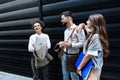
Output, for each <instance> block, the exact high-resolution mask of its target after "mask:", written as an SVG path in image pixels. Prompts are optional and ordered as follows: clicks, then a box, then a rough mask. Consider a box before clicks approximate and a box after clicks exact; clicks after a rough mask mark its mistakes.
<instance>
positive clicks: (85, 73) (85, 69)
mask: <svg viewBox="0 0 120 80" xmlns="http://www.w3.org/2000/svg"><path fill="white" fill-rule="evenodd" d="M84 56H85V54H84V53H83V52H81V53H80V55H79V57H78V59H77V61H76V63H75V66H76V67H78V66H79V65H80V63H81V61H82V59H83V57H84ZM92 65H93V61H92V60H89V61H88V62H87V63H86V65H85V66H84V67H83V68H82V70H81V76H82V78H83V79H85V80H87V78H88V75H89V73H90V71H91V68H92Z"/></svg>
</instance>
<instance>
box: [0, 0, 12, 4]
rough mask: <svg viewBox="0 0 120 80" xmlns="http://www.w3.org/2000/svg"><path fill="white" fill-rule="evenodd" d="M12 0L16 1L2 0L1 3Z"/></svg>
mask: <svg viewBox="0 0 120 80" xmlns="http://www.w3.org/2000/svg"><path fill="white" fill-rule="evenodd" d="M10 1H14V0H0V4H3V3H7V2H10Z"/></svg>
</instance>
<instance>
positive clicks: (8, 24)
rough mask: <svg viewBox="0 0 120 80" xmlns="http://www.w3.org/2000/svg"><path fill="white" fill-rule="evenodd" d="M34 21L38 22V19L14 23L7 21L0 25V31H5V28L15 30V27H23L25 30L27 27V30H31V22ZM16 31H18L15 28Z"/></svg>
mask: <svg viewBox="0 0 120 80" xmlns="http://www.w3.org/2000/svg"><path fill="white" fill-rule="evenodd" d="M34 20H39V18H31V19H22V20H15V21H8V22H1V23H0V30H4V29H5V30H7V29H6V28H9V30H10V29H12V30H13V29H16V26H19V27H20V28H21V27H22V26H23V27H24V29H25V25H29V27H28V28H31V25H30V23H31V21H34ZM17 29H19V28H18V27H17Z"/></svg>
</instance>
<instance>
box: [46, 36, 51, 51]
mask: <svg viewBox="0 0 120 80" xmlns="http://www.w3.org/2000/svg"><path fill="white" fill-rule="evenodd" d="M47 47H48V49H50V48H51V42H50V38H49V36H48V35H47Z"/></svg>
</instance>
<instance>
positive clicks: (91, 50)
mask: <svg viewBox="0 0 120 80" xmlns="http://www.w3.org/2000/svg"><path fill="white" fill-rule="evenodd" d="M98 51H102V46H101V42H100V39H99V36H98V35H93V37H92V39H91V41H90V43H89V45H88V50H87V54H89V55H93V56H98Z"/></svg>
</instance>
